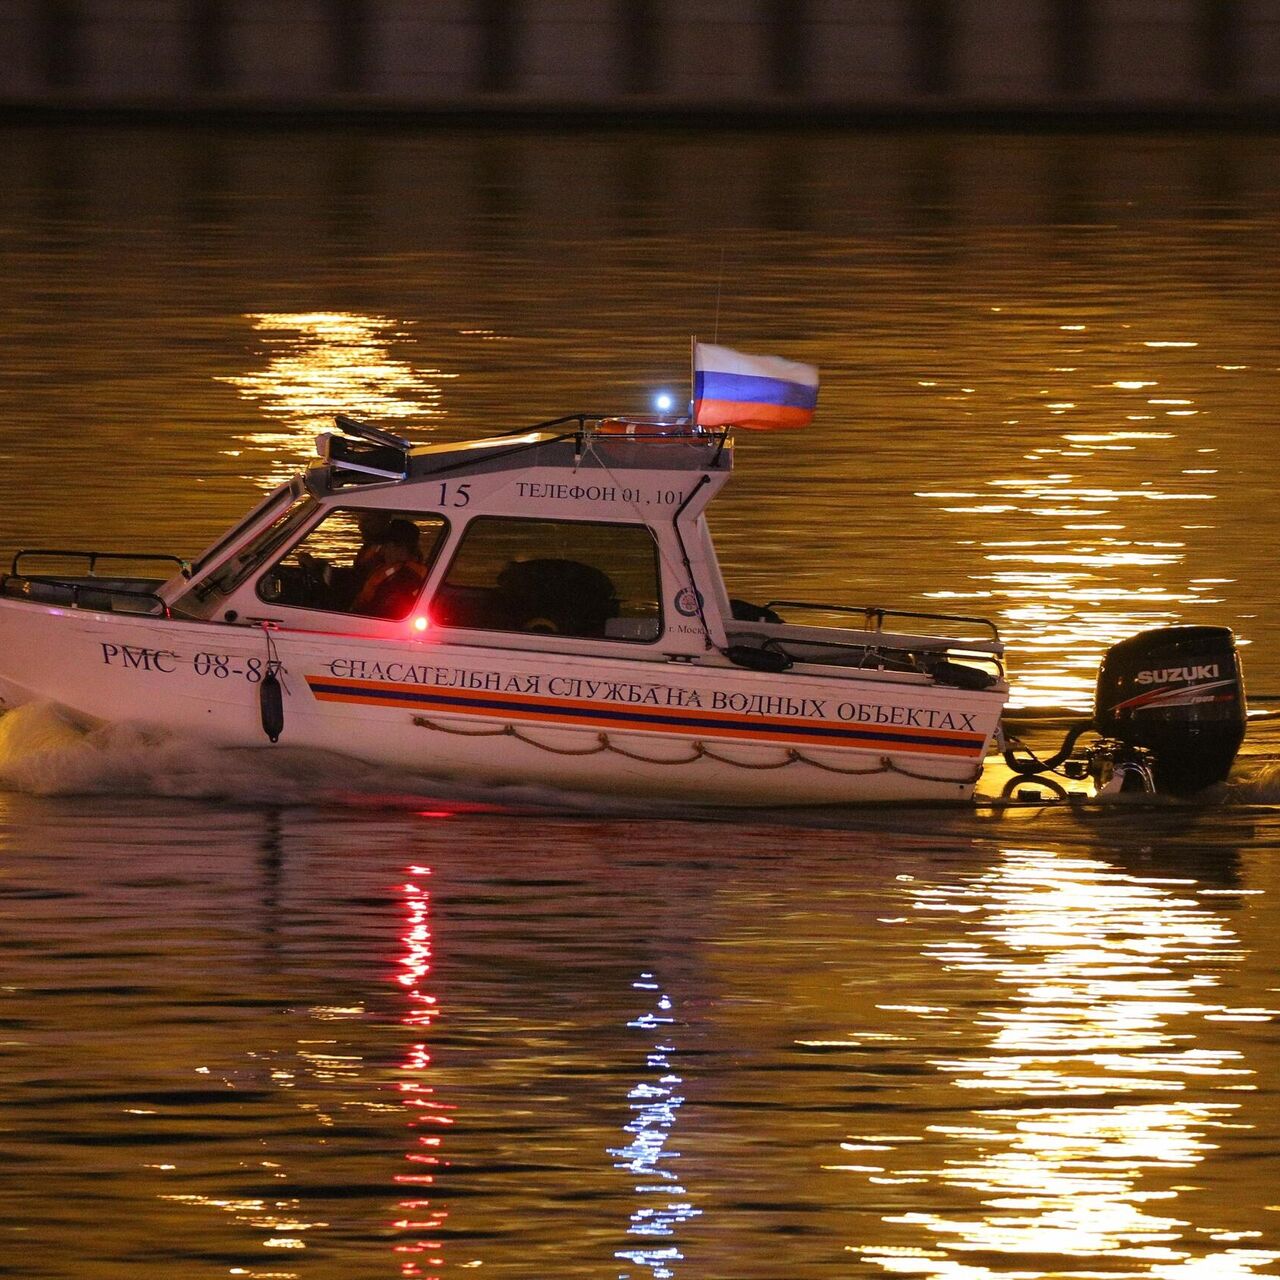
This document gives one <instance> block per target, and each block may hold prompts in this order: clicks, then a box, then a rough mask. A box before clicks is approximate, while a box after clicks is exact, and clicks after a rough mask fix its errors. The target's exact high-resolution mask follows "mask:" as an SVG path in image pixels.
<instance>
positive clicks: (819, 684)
mask: <svg viewBox="0 0 1280 1280" xmlns="http://www.w3.org/2000/svg"><path fill="white" fill-rule="evenodd" d="M277 659H278V661H279V663H280V664H281V672H280V679H281V682H282V684H283V688H284V692H283V704H284V729H283V733H282V734H281V737H280V744H281V745H282V746H284V745H287V746H294V747H307V748H314V749H319V750H324V751H330V752H337V753H340V754H344V755H347V756H351V757H355V758H358V759H361V760H364V761H368V762H372V763H375V764H384V765H386V766H388V767H389V768H394V769H396V770H397V771H401V770H409V771H412V772H416V773H420V774H422V775H424V776H428V777H433V778H440V779H451V780H458V781H463V782H465V783H467V784H469V785H473V786H474V785H478V784H479V785H483V784H495V785H519V784H526V785H529V784H531V785H535V786H545V787H552V788H556V789H559V790H569V791H587V792H597V793H606V794H611V795H620V796H630V797H650V798H660V799H668V800H677V801H681V802H693V803H699V804H712V805H732V806H746V807H750V806H779V805H836V804H852V803H874V802H887V801H908V802H924V801H955V800H964V799H967V798H968V797H969V796H970V795H971V794H972V791H973V786H974V782H975V781H976V778H977V775H978V773H979V771H980V768H981V765H982V761H983V758H984V756H985V755H986V753H987V751H988V749H989V747H990V744H991V739H992V735H993V734H994V732H995V730H996V727H997V725H998V722H999V716H1000V712H1001V709H1002V707H1003V703H1004V697H1005V695H1004V692H1003V688H1002V687H997V688H996V689H993V690H990V691H981V692H979V691H971V690H959V689H953V688H949V687H945V686H940V685H937V684H935V683H933V682H932V681H929V680H926V679H924V678H922V677H917V676H910V677H904V676H901V675H898V676H892V675H889V676H886V675H883V674H882V673H875V672H862V671H858V672H852V673H848V674H844V673H840V674H838V675H830V674H828V675H822V674H818V673H814V674H799V673H797V672H796V671H794V670H793V671H791V672H788V673H786V674H785V675H775V674H771V673H765V672H758V671H750V670H744V669H742V668H737V667H723V666H716V667H712V666H704V665H700V664H694V663H689V662H687V661H673V662H652V661H643V660H631V659H625V658H624V659H615V658H612V657H603V656H591V655H583V654H566V653H549V652H535V651H529V650H514V649H504V648H499V647H496V646H494V647H490V646H483V645H458V644H447V643H441V642H440V641H439V640H437V639H435V638H434V637H428V638H424V639H423V640H421V641H418V640H409V639H387V640H382V639H374V638H370V637H368V636H353V635H335V634H333V633H320V632H311V631H274V630H273V631H272V632H271V633H270V640H268V636H267V634H266V633H264V632H263V631H261V630H258V629H255V628H253V627H247V626H232V625H229V624H217V623H204V622H195V621H187V620H180V619H160V618H155V617H142V616H130V615H125V614H119V613H95V612H93V611H90V610H84V609H62V608H54V607H51V606H46V605H41V604H36V603H32V602H27V601H18V600H12V601H9V600H0V697H3V699H4V701H5V704H6V705H7V706H16V705H20V704H21V703H24V702H30V701H34V700H48V701H52V702H55V703H58V704H60V705H62V706H64V707H66V708H68V709H69V710H71V711H72V712H74V713H76V714H78V715H80V716H83V717H87V718H91V719H93V720H96V721H106V722H124V723H136V724H141V725H145V726H149V727H154V728H159V729H164V730H167V731H170V732H174V733H178V734H186V735H190V736H194V737H196V738H199V739H201V740H203V741H207V742H211V743H214V744H217V745H223V746H235V747H245V746H262V747H264V748H268V749H269V748H270V745H271V744H270V742H269V740H268V738H267V737H266V735H265V733H264V731H263V727H262V718H261V709H260V687H261V682H262V679H263V677H264V675H266V674H267V672H268V671H269V670H270V667H271V663H272V662H273V661H275V660H277Z"/></svg>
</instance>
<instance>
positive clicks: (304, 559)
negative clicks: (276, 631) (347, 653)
mask: <svg viewBox="0 0 1280 1280" xmlns="http://www.w3.org/2000/svg"><path fill="white" fill-rule="evenodd" d="M447 528H448V525H447V522H446V521H445V520H444V518H443V517H442V516H433V515H423V514H422V512H412V513H410V512H404V511H385V510H382V509H380V508H363V509H358V510H356V509H349V508H339V509H338V510H336V511H331V512H330V513H329V514H328V515H327V516H326V517H325V518H324V519H323V520H321V521H320V523H319V524H318V525H316V527H315V528H314V529H312V530H311V532H310V533H308V534H307V536H306V537H305V538H303V539H302V541H301V542H298V543H297V544H296V545H294V546H293V547H291V548H290V550H289V552H288V554H287V555H285V556H283V557H282V558H281V559H280V560H278V561H277V562H276V563H275V564H274V565H272V566H271V568H270V569H269V570H267V572H266V573H264V574H263V575H262V577H261V578H260V579H259V580H258V596H259V598H260V599H262V600H264V601H266V602H267V603H268V604H273V605H293V606H295V607H296V608H300V609H323V610H325V611H327V612H331V613H353V614H359V615H361V616H363V617H369V618H396V619H398V618H404V617H407V616H408V615H409V613H410V611H411V610H412V609H413V606H414V605H415V604H416V603H417V600H418V596H419V595H420V594H421V593H422V587H423V584H424V583H425V582H426V580H427V573H428V572H429V571H430V568H431V562H432V560H433V559H434V558H435V555H436V553H437V552H438V551H439V549H440V545H441V543H442V542H443V541H444V536H445V532H446V530H447Z"/></svg>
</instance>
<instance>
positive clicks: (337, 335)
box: [226, 311, 456, 488]
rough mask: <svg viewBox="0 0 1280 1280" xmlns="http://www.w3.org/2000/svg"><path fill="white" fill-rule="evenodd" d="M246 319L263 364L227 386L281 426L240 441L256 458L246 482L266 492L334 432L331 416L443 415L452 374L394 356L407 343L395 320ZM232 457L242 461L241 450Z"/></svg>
mask: <svg viewBox="0 0 1280 1280" xmlns="http://www.w3.org/2000/svg"><path fill="white" fill-rule="evenodd" d="M248 319H249V320H251V321H252V322H253V326H254V328H255V329H256V330H258V331H259V332H260V333H261V334H262V335H263V339H264V343H265V347H266V352H267V355H268V357H269V358H268V362H267V365H266V367H265V368H264V369H261V370H259V371H258V372H256V373H248V374H245V375H244V376H243V377H235V378H228V379H226V381H228V382H230V383H231V384H232V385H233V386H235V387H237V388H239V390H240V393H241V394H242V395H244V396H246V397H247V398H249V399H251V400H253V401H255V402H257V403H258V404H259V405H260V407H261V409H262V411H263V412H264V413H266V414H268V415H270V417H271V418H272V419H273V420H274V421H275V422H276V423H278V426H277V427H276V428H275V429H273V430H266V431H255V432H252V433H250V434H249V435H245V436H240V437H238V439H239V440H240V441H241V442H242V443H243V444H245V445H247V446H248V447H249V450H250V451H251V452H252V453H253V455H254V467H253V470H252V474H251V475H250V476H249V477H248V478H250V479H252V480H253V481H254V482H255V483H258V484H261V485H262V486H263V487H264V488H274V487H275V486H276V485H278V484H279V483H280V482H281V481H282V480H285V479H287V478H288V477H289V476H290V475H292V474H293V473H294V472H295V471H297V470H298V467H299V465H300V464H301V463H302V462H303V461H304V460H305V459H306V458H308V457H310V456H311V455H312V453H313V444H314V439H315V435H316V433H317V432H319V431H327V430H329V429H331V428H332V426H333V418H334V415H335V414H338V413H346V414H350V415H351V416H353V417H356V418H368V419H370V420H371V421H374V422H382V423H383V424H384V425H389V426H392V427H393V428H394V423H395V422H396V421H398V420H401V419H405V418H414V419H419V420H420V419H430V418H434V417H439V416H440V415H441V414H442V413H443V410H442V409H441V407H440V400H441V395H442V390H441V385H440V384H441V383H442V382H443V381H444V380H445V379H447V378H451V377H454V376H456V375H454V374H448V373H442V372H441V371H440V370H439V369H418V368H415V367H414V366H413V365H411V364H409V363H408V362H407V361H405V360H400V359H397V358H396V357H395V356H393V355H392V354H391V344H392V343H393V342H394V341H395V340H397V339H399V338H403V337H404V333H403V328H402V326H401V325H399V324H398V323H397V322H396V321H394V320H390V319H387V318H386V317H384V316H372V315H361V314H358V313H354V312H337V311H318V312H311V313H293V312H275V313H269V314H262V315H251V316H249V317H248ZM229 452H230V453H231V454H232V455H233V456H239V454H240V453H241V452H242V451H241V450H230V451H229ZM262 455H265V458H264V457H263V456H262ZM264 463H265V466H264ZM264 472H265V474H264Z"/></svg>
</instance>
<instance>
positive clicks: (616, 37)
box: [0, 0, 1280, 117]
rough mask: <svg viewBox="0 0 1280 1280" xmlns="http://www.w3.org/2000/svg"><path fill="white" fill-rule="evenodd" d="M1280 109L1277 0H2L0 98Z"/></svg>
mask: <svg viewBox="0 0 1280 1280" xmlns="http://www.w3.org/2000/svg"><path fill="white" fill-rule="evenodd" d="M5 108H8V109H11V110H12V109H19V110H20V109H23V108H28V109H30V108H36V109H40V108H43V109H62V110H66V109H70V110H76V109H84V110H103V109H113V110H126V111H127V110H138V111H161V112H186V111H213V112H220V111H235V112H244V111H258V110H260V111H266V112H271V111H328V112H333V111H338V112H368V111H371V112H379V111H385V112H426V113H435V112H440V113H449V112H488V111H499V112H516V113H519V112H531V113H537V112H566V113H577V112H587V113H608V114H612V113H633V112H634V113H640V114H645V113H652V114H679V113H686V112H689V113H698V112H709V113H715V112H734V113H755V112H763V113H776V114H783V115H790V114H794V115H806V114H814V115H816V114H827V115H877V114H887V115H893V114H904V115H910V114H935V113H936V114H941V115H947V114H957V115H964V114H984V113H991V114H1001V113H1009V114H1015V115H1016V114H1019V113H1033V114H1044V115H1049V116H1054V115H1057V114H1061V115H1064V116H1081V117H1083V116H1088V115H1091V114H1092V115H1106V114H1109V113H1155V114H1162V113H1176V114H1180V115H1193V116H1194V115H1196V114H1204V115H1214V114H1232V113H1242V114H1255V115H1265V116H1270V115H1273V114H1280V0H0V109H5Z"/></svg>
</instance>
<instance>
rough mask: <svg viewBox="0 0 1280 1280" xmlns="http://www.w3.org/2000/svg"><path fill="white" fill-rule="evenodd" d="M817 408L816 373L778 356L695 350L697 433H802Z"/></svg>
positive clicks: (705, 347)
mask: <svg viewBox="0 0 1280 1280" xmlns="http://www.w3.org/2000/svg"><path fill="white" fill-rule="evenodd" d="M817 407H818V370H817V369H816V368H815V367H814V366H813V365H811V364H800V363H799V362H798V361H796V360H783V359H782V358H781V357H780V356H745V355H743V354H742V353H741V352H738V351H731V350H730V349H729V348H728V347H715V346H712V345H711V343H709V342H695V343H694V344H693V420H694V422H695V423H697V425H698V426H700V427H751V428H754V429H756V430H759V431H769V430H772V429H774V428H777V427H805V426H808V425H809V423H810V422H812V421H813V411H814V410H815V409H816V408H817Z"/></svg>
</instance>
